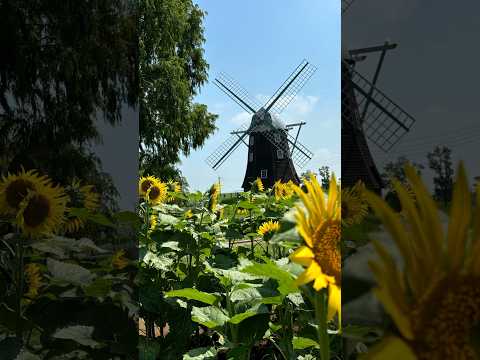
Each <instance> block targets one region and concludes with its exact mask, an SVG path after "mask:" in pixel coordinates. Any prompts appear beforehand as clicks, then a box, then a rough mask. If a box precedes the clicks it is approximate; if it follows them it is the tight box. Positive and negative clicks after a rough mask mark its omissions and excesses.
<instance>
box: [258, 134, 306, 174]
mask: <svg viewBox="0 0 480 360" xmlns="http://www.w3.org/2000/svg"><path fill="white" fill-rule="evenodd" d="M278 131H279V130H274V129H272V130H264V131H262V135H263V136H264V137H265V138H266V139H267V140H268V141H270V143H272V145H274V146H275V147H276V148H277V149H279V150H282V151H283V152H284V153H285V154H289V153H290V146H289V144H290V145H291V146H292V148H293V152H292V154H291V157H292V160H293V162H294V163H295V164H296V165H298V166H299V167H301V168H302V167H304V166H305V164H306V163H307V162H308V161H309V160H310V159H311V158H312V157H313V153H312V152H311V151H310V150H308V149H307V148H306V147H305V145H303V144H302V143H300V142H299V141H298V140H297V141H296V142H295V138H294V137H293V136H291V135H290V134H289V133H288V132H286V131H284V132H283V133H284V134H285V135H286V138H287V141H285V138H283V137H276V136H275V134H278Z"/></svg>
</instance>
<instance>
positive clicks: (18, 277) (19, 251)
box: [15, 232, 23, 344]
mask: <svg viewBox="0 0 480 360" xmlns="http://www.w3.org/2000/svg"><path fill="white" fill-rule="evenodd" d="M17 236H18V237H17V251H16V258H17V259H16V260H17V269H16V271H17V274H16V282H17V286H16V289H17V294H16V295H17V299H16V300H17V303H16V309H15V310H16V320H17V321H16V332H15V335H16V337H17V341H18V343H19V344H22V343H23V329H22V296H23V237H22V235H21V234H20V232H17Z"/></svg>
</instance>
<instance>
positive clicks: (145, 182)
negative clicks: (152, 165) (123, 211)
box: [138, 176, 160, 197]
mask: <svg viewBox="0 0 480 360" xmlns="http://www.w3.org/2000/svg"><path fill="white" fill-rule="evenodd" d="M159 182H160V180H158V179H157V178H156V177H155V176H144V177H141V178H140V181H139V182H138V194H139V196H140V197H145V196H146V195H147V191H148V189H150V187H151V186H152V185H154V184H157V183H159Z"/></svg>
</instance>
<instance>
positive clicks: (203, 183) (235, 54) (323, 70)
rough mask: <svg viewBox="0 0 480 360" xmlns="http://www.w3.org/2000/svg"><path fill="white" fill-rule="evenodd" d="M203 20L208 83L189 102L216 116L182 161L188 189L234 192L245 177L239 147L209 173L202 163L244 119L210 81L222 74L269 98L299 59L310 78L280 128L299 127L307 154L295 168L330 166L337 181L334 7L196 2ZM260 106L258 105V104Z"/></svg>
mask: <svg viewBox="0 0 480 360" xmlns="http://www.w3.org/2000/svg"><path fill="white" fill-rule="evenodd" d="M197 3H198V5H199V6H200V7H201V8H202V9H204V10H205V11H207V12H208V14H207V16H206V18H205V19H204V26H205V38H206V43H205V47H204V48H205V57H206V60H207V62H208V63H209V64H210V72H209V73H210V82H209V83H208V84H206V85H205V86H204V87H203V88H202V90H201V93H200V94H199V95H198V96H197V98H196V99H195V101H196V102H199V103H204V104H207V105H208V107H209V110H210V111H211V112H213V113H216V114H218V115H219V117H218V120H217V127H218V130H217V131H216V132H215V134H213V135H212V136H211V137H210V138H209V139H208V140H207V141H206V143H205V145H204V147H203V148H202V149H199V150H197V151H194V152H192V153H191V154H190V155H189V156H188V157H187V158H185V157H184V158H182V164H181V165H180V169H181V171H182V172H183V175H184V176H185V177H186V178H187V180H188V182H189V184H190V189H191V190H201V191H205V190H206V189H207V188H208V187H209V186H210V185H211V184H212V183H213V182H214V181H217V180H218V178H220V180H221V182H222V184H223V191H224V192H230V191H238V190H240V186H241V184H242V181H243V177H244V175H245V167H246V162H247V152H246V147H245V146H241V147H239V148H238V149H237V150H236V151H235V153H234V154H233V155H232V156H231V157H230V158H229V159H228V160H227V162H226V163H224V164H223V165H222V166H221V167H220V168H219V169H218V170H217V171H214V170H212V169H211V168H210V167H209V166H208V165H207V164H206V163H205V159H206V158H207V157H208V155H210V153H212V152H213V151H214V150H215V149H216V148H217V146H219V145H220V144H221V143H222V142H223V141H224V140H225V139H227V137H228V136H229V133H230V131H233V130H235V129H237V128H238V127H240V125H242V124H243V123H245V122H249V121H250V117H248V116H247V114H246V113H244V111H243V110H242V108H240V107H239V106H238V105H237V104H236V103H234V102H233V101H232V100H231V99H230V98H228V97H227V96H226V95H225V94H223V93H222V92H221V91H220V90H219V89H218V88H217V87H216V86H215V85H214V84H213V83H212V81H213V79H214V78H215V75H216V74H218V73H219V72H221V71H224V72H226V73H227V74H229V75H230V76H231V77H233V78H234V79H235V80H237V81H238V82H239V83H240V84H241V85H242V86H243V87H245V88H246V89H247V90H248V92H249V93H250V95H251V96H252V97H255V98H257V99H258V100H262V99H264V98H265V97H267V98H269V97H270V96H271V95H272V94H273V93H274V92H275V91H276V90H277V88H278V87H279V86H280V85H281V84H282V83H283V81H284V80H285V79H286V78H287V77H288V75H289V74H290V73H291V72H292V71H293V70H294V69H295V67H296V66H297V65H298V64H299V63H300V62H301V61H302V60H303V59H304V58H305V59H307V60H308V61H309V62H311V63H312V64H314V65H315V66H316V67H317V71H316V73H315V74H314V75H313V77H312V78H311V79H310V81H309V82H308V83H307V84H306V85H305V87H304V88H303V89H302V90H301V91H300V93H299V94H298V97H297V98H296V99H295V100H294V101H292V103H290V105H289V106H288V107H287V108H286V109H285V110H284V111H283V113H282V114H281V118H282V120H283V121H284V122H287V123H290V122H299V121H306V122H307V125H306V126H304V127H303V128H302V132H301V133H300V141H301V142H302V143H303V144H304V145H305V146H307V147H308V148H309V149H310V150H311V151H312V152H314V154H315V156H314V158H313V159H312V160H311V161H310V162H309V163H308V164H307V165H306V166H305V167H304V168H303V169H298V168H297V172H298V173H299V174H300V173H301V172H303V171H305V170H314V171H317V169H318V168H319V167H320V166H322V165H328V166H330V167H331V168H332V169H333V170H334V171H335V173H336V175H337V176H340V167H341V166H340V114H341V113H340V111H341V110H340V36H341V35H340V1H338V0H322V1H311V0H296V1H278V0H277V1H273V0H262V1H258V0H244V1H238V0H237V1H219V0H198V1H197ZM260 102H261V103H263V102H264V101H260Z"/></svg>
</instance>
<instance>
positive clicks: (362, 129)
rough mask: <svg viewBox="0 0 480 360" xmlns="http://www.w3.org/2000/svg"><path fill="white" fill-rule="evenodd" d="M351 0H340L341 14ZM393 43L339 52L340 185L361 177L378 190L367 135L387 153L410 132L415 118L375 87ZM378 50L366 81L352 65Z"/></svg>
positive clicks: (346, 185)
mask: <svg viewBox="0 0 480 360" xmlns="http://www.w3.org/2000/svg"><path fill="white" fill-rule="evenodd" d="M352 2H353V0H342V14H344V13H345V11H347V9H348V8H349V7H350V5H351V4H352ZM396 47H397V44H393V43H390V42H388V41H386V42H385V43H384V44H382V45H379V46H372V47H367V48H361V49H354V50H348V51H343V54H342V139H341V140H342V185H343V186H345V187H349V186H353V185H354V184H355V183H356V182H357V181H358V180H361V181H362V182H363V183H364V184H365V185H366V187H368V188H369V189H371V190H373V191H376V192H378V193H380V192H381V189H382V188H383V182H382V179H381V176H380V173H379V171H378V169H377V167H376V165H375V162H374V160H373V157H372V155H371V153H370V149H369V147H368V143H367V140H366V139H367V138H368V139H369V140H370V141H371V142H372V143H373V144H375V145H376V146H377V147H378V148H380V149H381V150H382V151H384V152H389V151H390V150H391V149H392V147H393V146H395V145H396V144H397V143H398V142H399V141H400V140H401V138H402V137H403V136H404V135H405V134H406V133H407V132H409V131H410V129H411V127H412V126H413V124H414V123H415V119H414V118H413V117H412V116H411V115H409V114H408V113H407V112H406V111H405V110H403V109H402V108H401V107H400V106H399V105H397V104H396V103H395V102H393V101H392V100H391V99H390V98H389V97H388V96H387V95H385V94H384V93H383V92H382V91H380V90H379V89H378V88H377V87H376V83H377V80H378V77H379V75H380V70H381V68H382V65H383V61H384V59H385V55H386V53H387V51H389V50H393V49H395V48H396ZM372 53H379V54H380V56H379V60H378V63H377V67H376V69H375V72H374V75H373V79H372V81H371V82H370V81H369V80H367V79H366V78H365V77H364V76H362V75H361V74H360V73H359V72H358V71H356V70H355V64H356V63H357V62H359V61H363V60H365V59H366V58H367V54H372Z"/></svg>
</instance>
